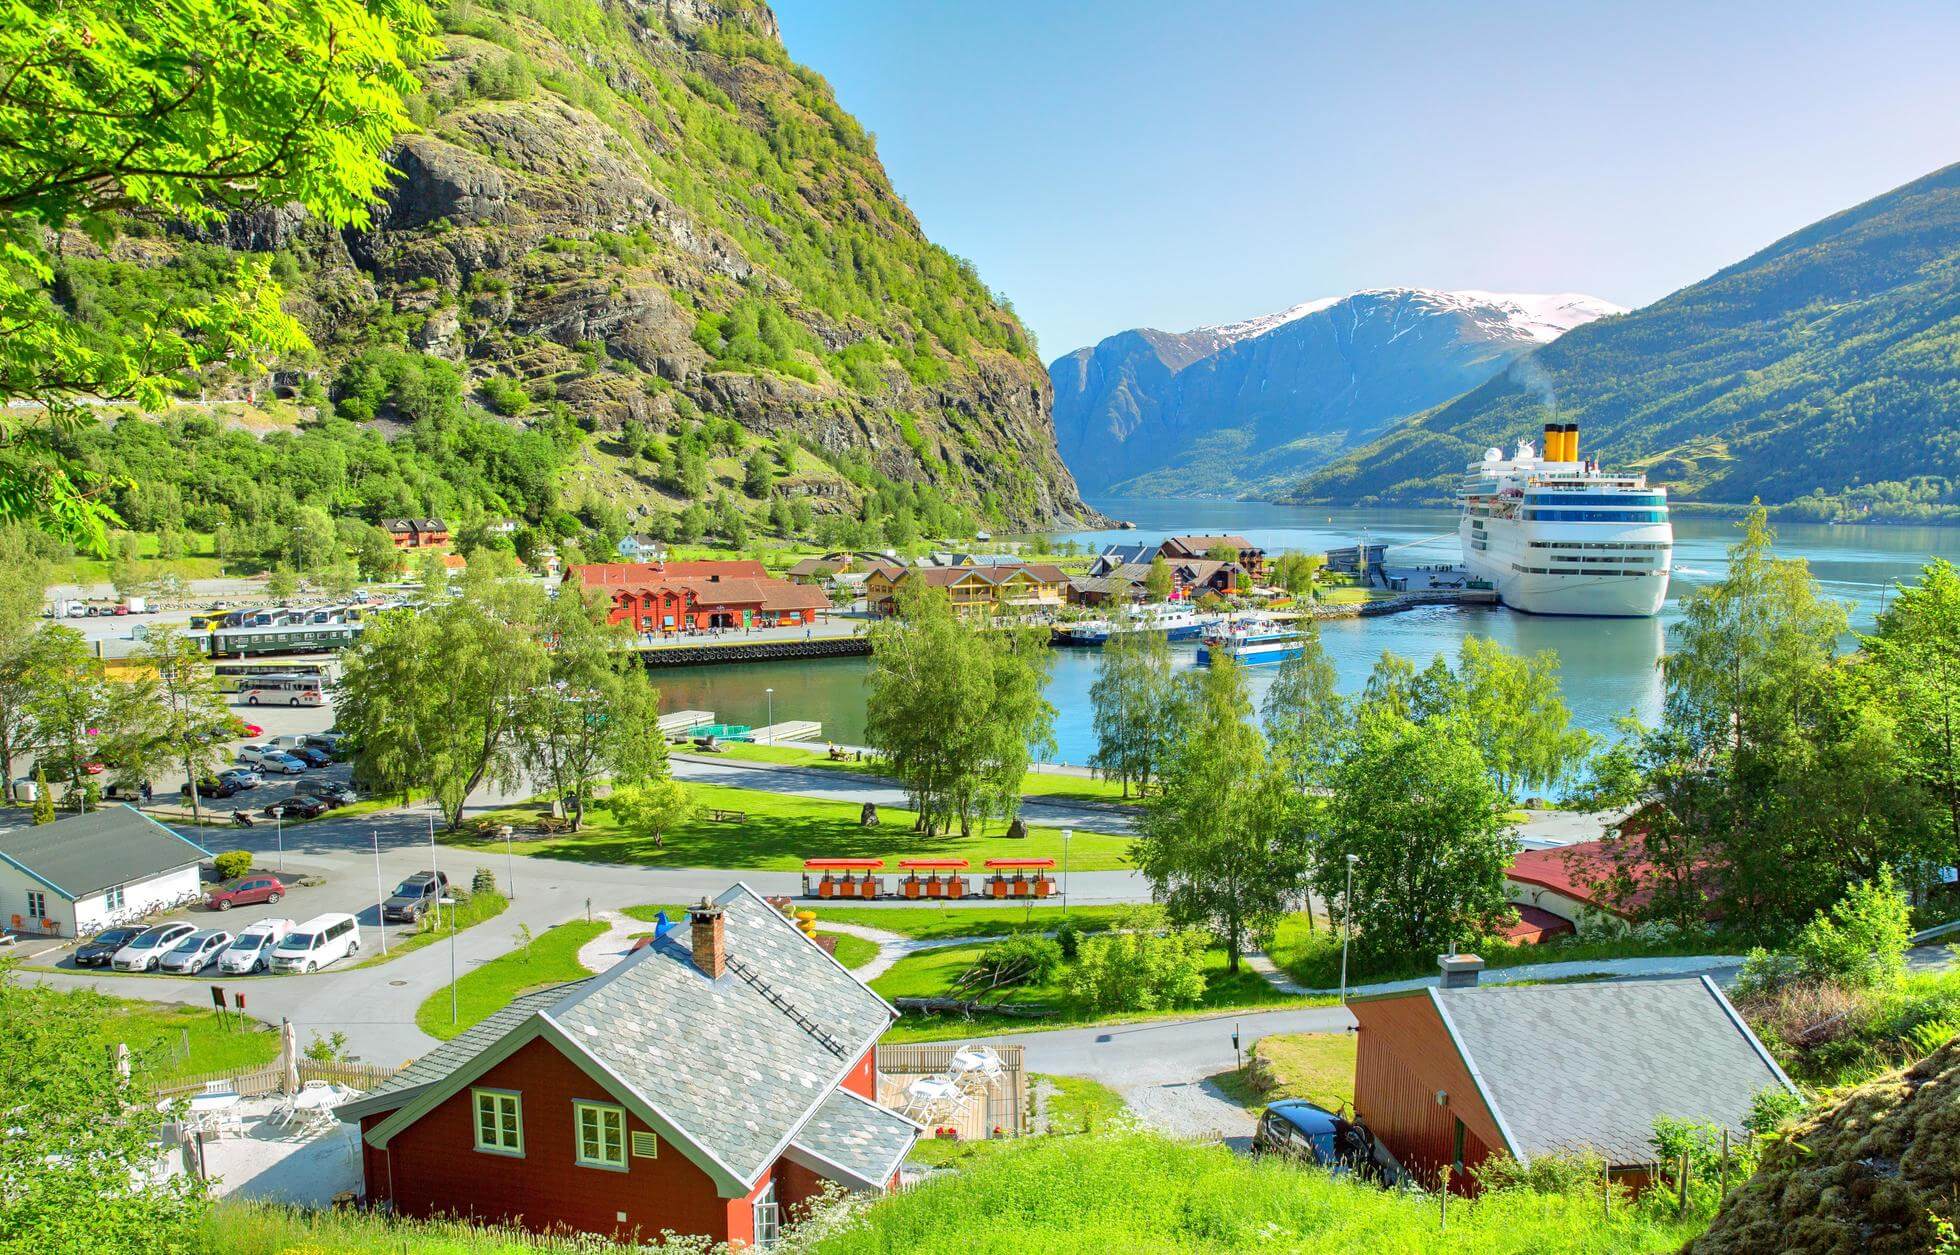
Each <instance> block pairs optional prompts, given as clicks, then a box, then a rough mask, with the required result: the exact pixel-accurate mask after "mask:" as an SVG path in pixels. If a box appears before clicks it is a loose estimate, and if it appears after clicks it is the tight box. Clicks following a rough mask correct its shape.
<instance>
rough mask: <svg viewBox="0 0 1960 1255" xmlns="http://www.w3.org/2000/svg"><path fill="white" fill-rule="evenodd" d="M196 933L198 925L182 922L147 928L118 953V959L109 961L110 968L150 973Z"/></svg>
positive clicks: (175, 921) (177, 921)
mask: <svg viewBox="0 0 1960 1255" xmlns="http://www.w3.org/2000/svg"><path fill="white" fill-rule="evenodd" d="M196 931H197V927H196V925H194V924H186V923H185V922H184V921H182V920H173V921H172V922H170V923H168V924H158V925H157V926H156V927H155V928H146V929H144V930H143V931H142V932H140V933H138V934H137V935H136V937H135V939H134V940H132V941H131V942H130V943H129V944H128V945H126V946H124V947H123V948H122V949H120V950H118V951H116V957H115V958H113V959H111V960H109V966H110V967H113V968H115V969H116V970H117V971H118V972H147V971H150V970H151V969H152V968H154V967H156V965H157V964H158V963H159V962H160V961H161V960H162V959H163V956H164V955H165V954H166V953H168V952H169V951H170V950H171V949H173V948H174V947H175V946H176V944H177V943H178V942H180V941H182V940H183V939H184V938H186V937H188V936H190V935H191V934H192V933H194V932H196Z"/></svg>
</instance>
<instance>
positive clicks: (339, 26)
mask: <svg viewBox="0 0 1960 1255" xmlns="http://www.w3.org/2000/svg"><path fill="white" fill-rule="evenodd" d="M434 35H435V24H434V20H433V17H432V16H431V14H430V13H429V11H428V9H427V8H426V7H425V6H424V5H422V4H421V3H420V2H419V0H370V2H369V3H366V4H361V5H347V4H342V3H337V2H334V0H300V2H299V3H294V4H288V5H279V6H267V5H263V4H258V3H254V2H253V0H181V2H178V3H172V4H169V5H164V6H158V5H152V4H148V3H143V2H140V0H82V2H81V3H76V4H66V5H41V6H25V7H22V8H19V9H18V10H17V11H15V12H14V13H13V14H12V16H11V18H10V20H9V21H8V22H6V23H5V24H4V25H0V84H4V86H0V253H4V255H5V259H6V264H5V266H4V268H0V402H5V403H7V404H4V405H0V413H4V414H7V415H13V414H16V413H17V411H16V410H15V408H14V406H13V405H12V404H11V403H12V402H14V401H29V402H33V403H34V404H35V405H36V406H37V407H38V409H39V411H40V412H41V413H42V414H44V415H46V418H45V419H44V420H25V422H31V423H32V424H33V425H31V426H28V425H24V420H22V419H19V418H14V417H9V418H7V419H6V420H5V423H4V428H0V439H3V440H4V450H5V452H6V454H7V456H6V457H4V458H0V518H3V519H6V520H10V521H30V522H32V523H34V524H35V525H37V526H41V527H43V528H45V529H46V530H48V531H51V532H54V533H56V534H59V535H63V536H66V537H69V538H71V539H75V540H78V541H81V542H83V543H85V544H87V545H89V546H91V547H93V548H95V549H96V550H97V551H98V552H99V551H101V550H102V548H103V547H104V545H105V544H106V539H107V537H106V531H107V528H108V527H109V526H110V525H111V524H113V523H116V522H117V521H118V519H117V517H116V515H115V513H114V511H113V510H112V509H111V508H110V507H109V506H108V505H107V504H106V503H105V501H104V499H103V498H102V496H101V495H100V494H95V493H90V492H87V491H85V485H84V484H83V483H78V482H77V480H76V478H75V475H76V473H77V472H76V471H75V470H74V468H73V467H71V466H70V464H69V463H68V462H67V461H66V459H65V458H64V457H63V456H62V455H61V454H59V453H58V452H57V451H56V449H57V442H56V441H55V440H54V439H52V438H51V437H54V436H56V435H59V434H64V433H72V432H74V431H77V430H79V429H80V426H81V424H82V422H83V421H84V420H83V415H84V412H85V408H84V404H83V403H82V402H80V401H78V400H77V398H91V397H93V398H102V399H105V400H132V401H134V402H136V403H137V404H138V405H140V406H142V407H144V408H149V409H154V408H157V407H158V406H160V405H161V404H162V403H163V402H164V400H165V398H166V397H168V396H169V395H170V394H171V393H173V392H179V391H184V390H187V389H189V388H191V387H192V386H194V382H195V379H196V377H197V375H198V372H199V371H200V370H202V369H204V368H207V367H209V366H212V365H214V364H230V365H232V366H234V367H236V368H238V369H240V370H244V371H248V372H256V371H258V370H259V369H261V363H262V362H263V361H264V360H265V359H267V358H269V357H273V356H277V355H280V354H286V353H291V352H294V351H296V350H299V349H302V348H304V347H306V343H307V342H306V337H305V334H304V333H303V332H302V331H301V330H300V327H299V324H298V323H297V322H296V321H295V320H294V319H293V318H292V317H291V316H290V315H288V314H286V313H285V312H284V311H283V310H281V309H280V305H279V299H280V289H279V285H278V284H277V283H275V282H273V280H272V277H271V259H270V258H267V257H260V258H254V259H251V260H246V261H241V262H239V263H238V265H237V267H236V269H235V270H234V271H233V273H232V274H231V275H230V276H229V278H228V280H227V281H226V282H224V283H222V284H220V285H219V286H218V289H217V290H216V291H213V292H211V293H210V294H209V296H208V299H206V300H205V301H204V302H203V303H202V304H186V303H182V302H173V303H171V304H168V305H160V306H159V307H158V308H156V309H155V310H153V311H150V321H149V322H148V323H147V326H146V330H145V332H144V333H143V334H141V335H128V336H116V337H104V336H99V335H95V334H93V333H92V332H91V329H90V328H88V327H87V326H86V325H84V324H83V323H82V322H81V321H80V320H79V319H78V318H77V317H76V316H75V315H74V314H72V313H70V312H69V310H68V308H67V307H66V306H65V305H64V304H63V303H62V302H60V301H58V300H57V299H56V295H55V277H56V276H55V270H54V267H53V265H52V264H51V263H50V261H49V256H48V254H49V249H50V245H51V241H52V239H53V237H54V234H55V233H58V232H61V231H63V230H68V229H78V230H80V231H81V232H82V233H84V234H86V235H88V236H90V237H92V238H93V239H94V240H95V241H97V242H98V243H106V242H107V241H108V240H109V239H110V238H111V237H112V236H113V234H114V233H115V231H116V230H117V229H119V227H120V225H121V224H122V223H125V222H128V221H131V220H148V221H150V222H155V223H180V224H187V225H192V226H198V225H206V224H209V223H213V222H217V221H220V220H222V219H223V218H224V216H225V215H226V214H227V213H229V212H232V211H234V210H237V209H242V208H247V207H251V206H255V205H265V204H271V205H279V204H288V203H298V204H300V205H302V206H304V207H305V208H306V209H307V210H308V211H309V212H310V213H311V214H312V215H313V216H315V217H316V218H318V219H320V220H322V221H323V222H325V223H326V224H328V225H329V226H331V227H335V228H340V227H350V226H365V225H367V222H368V209H369V206H370V205H372V204H373V203H374V202H375V200H376V199H377V198H378V197H379V196H380V194H381V192H382V191H383V189H384V188H385V187H386V186H387V182H388V178H389V174H390V171H389V167H388V165H387V163H386V161H385V160H384V158H383V153H384V152H385V150H386V149H387V147H388V145H389V144H390V143H391V142H392V141H393V139H394V137H395V135H396V134H397V133H399V132H400V131H402V130H404V129H406V128H407V126H408V116H407V113H406V111H405V109H404V106H403V103H402V96H403V94H404V93H407V92H412V91H415V90H416V84H415V79H414V75H413V72H412V69H411V66H412V63H413V62H414V61H415V60H417V59H419V58H421V57H423V56H425V55H428V54H430V53H432V52H434V51H435V50H436V48H437V46H438V45H437V44H436V42H435V40H434Z"/></svg>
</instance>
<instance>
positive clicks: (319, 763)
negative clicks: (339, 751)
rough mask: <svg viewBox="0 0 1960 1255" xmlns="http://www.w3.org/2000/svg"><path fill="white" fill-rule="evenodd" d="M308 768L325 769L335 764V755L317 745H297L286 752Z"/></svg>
mask: <svg viewBox="0 0 1960 1255" xmlns="http://www.w3.org/2000/svg"><path fill="white" fill-rule="evenodd" d="M286 752H287V753H288V754H291V755H292V756H293V757H294V758H297V759H299V760H300V761H301V762H303V763H305V764H306V765H307V766H308V767H325V766H326V765H327V764H329V763H331V762H333V755H332V754H329V753H327V751H325V750H323V749H321V748H319V747H318V746H316V745H296V746H294V747H293V748H292V749H289V750H287V751H286Z"/></svg>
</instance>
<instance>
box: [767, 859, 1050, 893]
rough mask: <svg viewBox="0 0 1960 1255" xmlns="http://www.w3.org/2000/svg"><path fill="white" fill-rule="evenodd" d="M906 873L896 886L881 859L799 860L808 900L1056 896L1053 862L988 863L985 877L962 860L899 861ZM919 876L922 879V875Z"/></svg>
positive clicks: (1000, 860) (1027, 860)
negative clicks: (970, 873)
mask: <svg viewBox="0 0 1960 1255" xmlns="http://www.w3.org/2000/svg"><path fill="white" fill-rule="evenodd" d="M898 866H899V868H900V869H901V870H902V871H904V872H905V875H904V876H903V877H902V878H900V879H899V880H898V881H897V883H896V884H895V885H888V884H887V883H886V881H885V878H884V877H883V876H881V875H879V874H878V873H879V872H882V871H883V870H884V869H885V860H884V859H881V858H811V859H805V860H803V896H804V897H806V898H857V899H867V898H890V897H905V898H912V899H921V898H932V899H949V898H1046V897H1050V896H1052V895H1053V894H1054V892H1055V877H1054V876H1053V874H1052V873H1053V871H1054V869H1055V860H1054V859H1052V858H990V859H988V860H987V873H988V874H987V875H986V876H985V877H984V878H979V879H975V878H971V877H968V876H966V875H964V874H963V873H964V872H965V871H966V869H967V866H968V863H967V860H965V859H963V858H902V859H900V860H898ZM922 873H923V874H922Z"/></svg>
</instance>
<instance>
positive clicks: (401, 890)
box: [381, 872, 449, 924]
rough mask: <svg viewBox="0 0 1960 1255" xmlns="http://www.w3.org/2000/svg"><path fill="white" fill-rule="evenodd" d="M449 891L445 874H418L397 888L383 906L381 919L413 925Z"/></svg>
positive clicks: (447, 877) (447, 878)
mask: <svg viewBox="0 0 1960 1255" xmlns="http://www.w3.org/2000/svg"><path fill="white" fill-rule="evenodd" d="M448 889H449V876H448V874H447V873H445V872H416V873H415V874H414V875H413V876H410V877H409V878H408V879H407V880H404V881H402V882H401V883H400V884H398V885H396V886H395V891H394V893H392V894H390V895H389V897H388V900H387V901H386V902H383V903H382V904H381V918H382V919H384V920H387V921H389V922H390V923H401V924H413V923H414V922H415V921H416V920H418V919H421V918H422V913H423V912H424V911H427V910H428V909H429V908H430V907H432V906H434V905H435V904H436V903H438V902H440V901H442V895H443V894H444V893H446V892H447V891H448Z"/></svg>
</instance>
